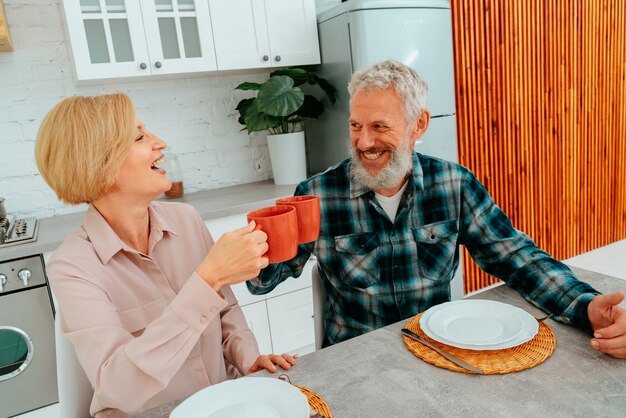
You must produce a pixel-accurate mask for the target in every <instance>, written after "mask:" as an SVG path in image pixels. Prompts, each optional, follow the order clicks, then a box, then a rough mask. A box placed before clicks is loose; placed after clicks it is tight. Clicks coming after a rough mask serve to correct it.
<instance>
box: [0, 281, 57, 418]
mask: <svg viewBox="0 0 626 418" xmlns="http://www.w3.org/2000/svg"><path fill="white" fill-rule="evenodd" d="M56 373H57V370H56V357H55V342H54V318H53V313H52V305H51V301H50V295H49V293H48V288H47V287H46V286H40V287H35V288H28V289H24V290H22V291H19V292H14V293H9V294H0V405H2V407H1V408H0V418H5V417H10V416H13V415H16V414H20V413H23V412H26V411H30V410H33V409H37V408H40V407H42V406H46V405H50V404H53V403H55V402H58V400H59V397H58V393H57V380H56Z"/></svg>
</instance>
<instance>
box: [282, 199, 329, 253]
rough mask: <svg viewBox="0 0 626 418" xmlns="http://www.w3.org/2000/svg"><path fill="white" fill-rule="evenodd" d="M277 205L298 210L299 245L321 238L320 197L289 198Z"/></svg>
mask: <svg viewBox="0 0 626 418" xmlns="http://www.w3.org/2000/svg"><path fill="white" fill-rule="evenodd" d="M276 205H278V206H282V205H288V206H293V207H294V208H296V215H297V218H298V243H299V244H306V243H307V242H312V241H315V240H317V238H318V237H319V236H320V198H319V196H312V195H310V196H289V197H284V198H282V199H278V200H277V201H276Z"/></svg>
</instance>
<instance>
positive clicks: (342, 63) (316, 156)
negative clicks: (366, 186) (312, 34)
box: [305, 0, 458, 173]
mask: <svg viewBox="0 0 626 418" xmlns="http://www.w3.org/2000/svg"><path fill="white" fill-rule="evenodd" d="M317 21H318V32H319V39H320V52H321V57H322V65H321V68H320V76H322V77H324V78H326V79H328V80H329V81H330V82H331V83H332V84H333V86H335V88H337V90H338V97H337V102H336V103H335V105H334V106H332V107H331V108H329V109H326V111H325V112H324V113H323V114H322V115H321V117H320V118H319V119H317V120H311V121H307V122H306V125H305V128H306V142H307V156H308V160H309V171H310V172H311V173H318V172H321V171H324V170H326V169H327V168H328V167H329V166H331V165H333V164H335V163H337V162H339V161H342V160H344V159H345V158H347V157H348V156H349V152H348V150H349V148H348V147H349V144H350V140H349V138H350V136H349V129H348V119H349V117H350V112H349V102H350V96H349V95H348V89H347V85H348V81H350V77H351V76H352V73H353V72H354V71H356V70H359V69H361V68H364V67H367V66H368V65H371V64H373V63H375V62H378V61H383V60H385V59H395V60H397V61H400V62H403V63H404V64H406V65H409V66H411V67H413V68H415V70H416V71H417V72H418V74H419V75H420V77H422V78H423V79H424V81H426V83H428V88H429V93H428V102H427V107H428V109H429V110H430V114H431V121H430V126H429V127H428V130H427V131H426V133H425V134H424V135H423V136H422V138H420V142H418V143H417V144H416V146H415V149H416V151H418V152H420V153H423V154H427V155H432V156H435V157H439V158H443V159H445V160H448V161H455V162H456V161H458V157H457V141H456V117H455V103H454V63H453V54H452V20H451V15H450V4H449V2H448V0H350V1H347V2H344V3H340V4H339V5H337V6H335V7H333V8H331V9H329V10H326V11H324V12H321V13H319V14H318V15H317Z"/></svg>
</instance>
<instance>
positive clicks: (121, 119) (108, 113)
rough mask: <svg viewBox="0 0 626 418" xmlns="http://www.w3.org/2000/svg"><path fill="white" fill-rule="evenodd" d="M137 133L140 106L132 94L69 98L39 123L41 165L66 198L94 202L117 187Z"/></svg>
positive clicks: (38, 158)
mask: <svg viewBox="0 0 626 418" xmlns="http://www.w3.org/2000/svg"><path fill="white" fill-rule="evenodd" d="M135 134H136V119H135V108H134V106H133V104H132V102H131V100H130V98H129V97H128V96H127V95H125V94H110V95H104V96H93V97H88V96H75V97H68V98H67V99H64V100H62V101H61V102H60V103H58V104H57V105H56V106H54V107H53V108H52V110H50V112H48V114H47V115H46V117H45V118H44V120H43V122H42V123H41V126H40V127H39V132H38V133H37V142H36V144H35V160H36V161H37V167H38V168H39V172H40V173H41V175H42V176H43V178H44V179H45V180H46V182H47V183H48V185H49V186H50V187H51V188H52V190H54V191H55V192H56V194H57V197H58V198H59V199H61V200H62V201H64V202H66V203H70V204H79V203H90V202H93V201H94V200H96V199H98V198H99V197H101V196H102V195H103V194H104V193H106V192H107V190H108V189H109V188H110V187H111V186H112V185H113V182H114V179H115V175H116V174H117V172H118V170H119V168H120V165H121V164H122V161H124V158H125V157H126V155H127V154H128V152H129V151H130V149H131V147H132V145H133V140H134V137H135Z"/></svg>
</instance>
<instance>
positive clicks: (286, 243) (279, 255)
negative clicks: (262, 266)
mask: <svg viewBox="0 0 626 418" xmlns="http://www.w3.org/2000/svg"><path fill="white" fill-rule="evenodd" d="M251 221H254V222H256V224H257V228H259V229H260V230H261V231H263V232H265V233H266V234H267V245H268V247H269V248H268V250H267V252H266V253H265V256H266V257H267V258H268V259H269V261H270V263H280V262H282V261H287V260H291V259H292V258H294V257H295V256H296V254H297V253H298V220H297V217H296V209H295V208H294V207H292V206H268V207H266V208H261V209H257V210H253V211H252V212H250V213H248V222H251Z"/></svg>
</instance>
